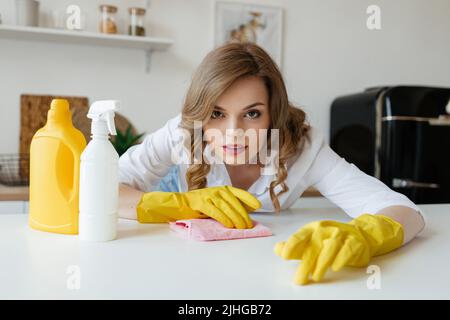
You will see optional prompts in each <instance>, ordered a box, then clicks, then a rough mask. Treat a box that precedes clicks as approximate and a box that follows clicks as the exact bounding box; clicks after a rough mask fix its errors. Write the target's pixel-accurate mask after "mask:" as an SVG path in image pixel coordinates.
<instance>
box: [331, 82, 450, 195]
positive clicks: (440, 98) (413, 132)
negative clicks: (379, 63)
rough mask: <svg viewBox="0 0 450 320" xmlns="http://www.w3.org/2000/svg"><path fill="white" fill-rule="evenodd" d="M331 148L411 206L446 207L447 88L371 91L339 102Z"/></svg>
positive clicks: (449, 163)
mask: <svg viewBox="0 0 450 320" xmlns="http://www.w3.org/2000/svg"><path fill="white" fill-rule="evenodd" d="M330 146H331V148H332V149H333V150H334V151H335V152H336V153H338V154H339V155H340V156H341V157H344V158H345V159H346V160H347V161H348V162H351V163H354V164H355V165H356V166H358V167H359V168H360V169H361V170H362V171H364V172H365V173H367V174H370V175H372V176H374V177H376V178H378V179H379V180H381V181H382V182H384V183H385V184H386V185H387V186H389V187H390V188H391V189H393V190H395V191H398V192H401V193H403V194H405V195H406V196H407V197H408V198H410V199H411V200H412V201H413V202H415V203H416V204H429V203H450V88H438V87H423V86H386V87H372V88H368V89H366V90H365V91H363V92H359V93H355V94H349V95H345V96H341V97H338V98H336V99H335V100H334V101H333V103H332V105H331V116H330Z"/></svg>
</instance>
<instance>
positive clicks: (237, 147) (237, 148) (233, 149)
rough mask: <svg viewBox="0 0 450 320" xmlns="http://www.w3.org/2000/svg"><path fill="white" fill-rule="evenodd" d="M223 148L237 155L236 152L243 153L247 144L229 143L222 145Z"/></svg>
mask: <svg viewBox="0 0 450 320" xmlns="http://www.w3.org/2000/svg"><path fill="white" fill-rule="evenodd" d="M222 148H223V151H225V152H226V153H230V154H234V155H236V154H239V153H241V152H242V151H244V150H245V149H247V146H244V145H239V144H227V145H225V146H222Z"/></svg>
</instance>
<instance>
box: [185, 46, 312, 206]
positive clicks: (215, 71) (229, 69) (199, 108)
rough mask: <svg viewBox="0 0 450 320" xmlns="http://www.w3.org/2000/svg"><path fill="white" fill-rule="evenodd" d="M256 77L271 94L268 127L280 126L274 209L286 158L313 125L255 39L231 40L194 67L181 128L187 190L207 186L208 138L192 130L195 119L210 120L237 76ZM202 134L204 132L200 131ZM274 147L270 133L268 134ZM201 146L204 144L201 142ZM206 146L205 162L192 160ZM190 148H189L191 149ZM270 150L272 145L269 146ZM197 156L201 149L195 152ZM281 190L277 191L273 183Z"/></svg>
mask: <svg viewBox="0 0 450 320" xmlns="http://www.w3.org/2000/svg"><path fill="white" fill-rule="evenodd" d="M246 76H258V77H261V78H262V79H263V80H264V83H265V85H266V88H267V91H268V93H269V113H270V118H271V121H270V128H269V130H268V135H269V137H270V131H271V130H270V129H279V158H278V169H277V173H276V179H275V180H273V181H272V182H271V183H270V198H271V200H272V203H273V205H274V208H275V210H276V212H280V210H281V207H280V203H279V201H278V197H279V196H280V195H281V194H283V193H285V192H287V191H288V190H289V188H288V186H287V185H286V183H285V180H286V178H287V167H286V163H287V161H288V160H289V159H290V158H291V157H293V156H294V155H296V154H297V153H298V152H299V149H300V152H301V149H302V148H303V145H304V137H306V138H307V137H308V135H307V134H306V133H307V131H308V130H309V128H310V126H309V124H307V122H306V119H305V118H306V114H305V112H304V111H303V110H301V109H300V108H296V107H294V106H293V105H292V104H291V103H290V102H289V100H288V96H287V92H286V87H285V84H284V81H283V77H282V75H281V72H280V70H279V69H278V67H277V65H276V63H275V62H274V61H273V60H272V58H271V57H270V56H269V54H267V52H265V51H264V50H263V49H262V48H261V47H259V46H258V45H256V44H254V43H238V42H230V43H227V44H225V45H222V46H220V47H217V48H215V49H214V50H212V51H211V52H209V53H208V54H207V55H206V57H205V58H204V59H203V61H202V62H201V63H200V65H199V66H198V68H197V70H196V71H195V72H194V75H193V77H192V81H191V84H190V87H189V89H188V91H187V94H186V97H185V101H184V105H183V110H182V120H181V123H180V127H182V128H184V129H185V130H187V131H189V133H190V137H191V138H190V150H191V162H190V165H189V168H188V170H187V172H186V182H187V185H188V189H189V190H195V189H200V188H205V187H206V186H207V178H206V176H207V175H208V173H209V170H210V168H211V165H210V164H208V163H207V162H206V161H203V151H204V148H205V146H206V143H207V142H206V141H203V138H202V137H198V135H194V121H203V123H206V122H207V121H208V120H209V119H210V118H211V114H212V112H213V109H214V105H215V102H216V101H217V99H218V98H219V96H220V95H221V94H222V93H223V92H224V91H225V90H226V89H227V88H229V87H230V86H231V84H232V83H233V82H234V81H236V80H237V79H238V78H241V77H246ZM202 136H203V134H202ZM267 141H268V147H269V148H270V138H268V139H267ZM200 146H201V147H200ZM198 148H200V150H202V152H201V157H202V158H201V161H199V163H194V158H195V157H196V155H194V152H195V150H199V149H198ZM188 150H189V149H188ZM269 150H270V149H269ZM197 156H198V154H197ZM277 185H281V187H282V189H281V191H280V192H279V193H278V194H275V192H274V188H275V187H276V186H277Z"/></svg>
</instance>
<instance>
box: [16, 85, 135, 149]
mask: <svg viewBox="0 0 450 320" xmlns="http://www.w3.org/2000/svg"><path fill="white" fill-rule="evenodd" d="M53 99H66V100H68V101H69V105H70V111H71V112H72V122H73V125H74V126H75V128H77V129H78V130H80V131H81V132H82V133H83V134H84V137H85V138H86V141H89V140H90V135H91V120H90V119H88V118H87V113H88V110H89V100H88V98H87V97H69V96H53V95H29V94H23V95H21V96H20V144H19V152H20V153H29V152H30V144H31V139H33V136H34V134H35V133H36V131H37V130H38V129H40V128H42V127H43V126H44V125H45V123H46V122H47V112H48V110H49V109H50V103H51V102H52V100H53ZM114 121H115V124H116V128H117V129H118V130H120V131H125V130H126V129H127V128H128V126H129V125H131V123H130V122H129V121H128V119H126V118H125V117H124V116H122V115H120V114H119V113H116V116H115V118H114ZM131 131H132V133H133V134H135V133H136V130H135V128H134V127H133V126H131Z"/></svg>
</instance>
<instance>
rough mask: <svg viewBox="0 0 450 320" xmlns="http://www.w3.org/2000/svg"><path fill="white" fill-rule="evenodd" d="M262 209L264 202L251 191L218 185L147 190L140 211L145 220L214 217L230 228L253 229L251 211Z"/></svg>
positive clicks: (156, 221)
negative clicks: (175, 190)
mask: <svg viewBox="0 0 450 320" xmlns="http://www.w3.org/2000/svg"><path fill="white" fill-rule="evenodd" d="M259 208H261V202H260V201H259V200H258V199H257V198H255V197H254V196H253V195H252V194H251V193H249V192H247V191H245V190H242V189H239V188H235V187H232V186H217V187H209V188H203V189H197V190H192V191H187V192H163V191H154V192H147V193H144V194H143V196H142V198H141V200H140V201H139V203H138V205H137V208H136V211H137V218H138V221H139V222H142V223H159V222H169V221H176V220H180V219H196V218H197V219H198V218H209V217H210V218H213V219H215V220H217V221H219V222H220V223H222V224H223V225H224V226H225V227H227V228H237V229H249V228H253V223H252V221H251V219H250V217H249V215H248V212H251V211H255V210H256V209H259Z"/></svg>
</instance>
